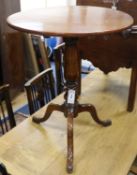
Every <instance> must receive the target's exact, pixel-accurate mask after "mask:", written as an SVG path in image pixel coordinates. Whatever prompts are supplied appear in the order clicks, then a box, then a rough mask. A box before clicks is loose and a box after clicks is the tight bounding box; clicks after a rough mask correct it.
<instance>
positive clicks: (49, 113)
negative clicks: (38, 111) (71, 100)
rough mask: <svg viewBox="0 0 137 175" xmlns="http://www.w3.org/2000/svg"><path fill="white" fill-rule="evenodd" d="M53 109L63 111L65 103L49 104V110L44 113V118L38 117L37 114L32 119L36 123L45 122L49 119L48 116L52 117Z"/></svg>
mask: <svg viewBox="0 0 137 175" xmlns="http://www.w3.org/2000/svg"><path fill="white" fill-rule="evenodd" d="M53 111H60V112H63V111H64V105H58V104H53V103H51V104H49V105H48V107H47V110H46V112H45V114H44V116H43V117H42V118H37V117H36V116H33V118H32V121H33V122H35V123H41V122H44V121H46V120H48V118H49V117H50V115H51V113H52V112H53Z"/></svg>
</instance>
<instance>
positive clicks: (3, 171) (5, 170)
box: [0, 163, 11, 175]
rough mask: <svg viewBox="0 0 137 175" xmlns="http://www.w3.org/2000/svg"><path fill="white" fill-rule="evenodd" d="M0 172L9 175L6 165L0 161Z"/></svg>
mask: <svg viewBox="0 0 137 175" xmlns="http://www.w3.org/2000/svg"><path fill="white" fill-rule="evenodd" d="M0 174H1V175H11V174H9V173H8V171H7V169H6V167H5V165H4V164H3V163H0Z"/></svg>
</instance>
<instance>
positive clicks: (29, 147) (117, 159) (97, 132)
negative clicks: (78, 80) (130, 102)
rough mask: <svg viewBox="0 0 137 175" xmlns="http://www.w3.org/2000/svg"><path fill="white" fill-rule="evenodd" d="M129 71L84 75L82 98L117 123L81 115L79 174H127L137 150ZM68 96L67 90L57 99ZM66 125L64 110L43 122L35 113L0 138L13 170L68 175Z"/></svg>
mask: <svg viewBox="0 0 137 175" xmlns="http://www.w3.org/2000/svg"><path fill="white" fill-rule="evenodd" d="M125 73H126V74H123V71H121V72H120V71H118V72H116V73H111V74H110V75H109V77H108V78H107V79H106V76H105V75H104V74H103V73H101V72H100V71H98V70H95V71H93V72H92V73H91V74H90V75H88V76H87V78H86V79H84V80H83V83H82V89H83V90H82V94H81V97H80V101H81V102H83V103H85V102H92V103H93V104H95V105H96V107H97V109H98V110H99V113H102V115H101V116H102V117H103V119H105V118H108V117H110V118H111V120H112V123H113V124H112V125H111V126H110V127H107V128H104V127H102V126H100V125H98V124H96V123H95V122H94V121H93V120H91V119H90V117H89V114H88V113H87V112H84V113H81V114H80V116H79V117H78V118H76V119H75V125H74V128H75V133H74V144H75V147H76V148H77V149H75V152H74V154H75V159H74V165H75V166H74V173H73V174H75V175H83V174H84V175H127V173H128V171H129V169H130V166H131V164H132V162H133V161H134V158H135V156H136V154H137V110H135V111H134V112H132V113H128V112H127V111H126V110H125V106H126V98H127V91H128V80H127V77H128V76H129V74H127V71H126V70H125ZM129 73H130V72H129ZM89 81H91V82H92V83H90V85H89ZM121 87H122V88H121ZM123 89H124V90H123ZM62 101H63V95H61V96H58V97H57V98H56V99H55V100H54V102H55V103H62ZM114 106H115V108H114ZM45 109H46V106H45V107H44V108H42V109H40V110H39V111H38V112H37V116H39V117H41V115H43V112H44V111H45ZM110 114H111V116H110ZM66 130H67V124H66V119H65V118H64V117H63V114H62V113H60V112H54V113H52V115H51V117H50V119H49V120H47V122H44V123H42V124H40V125H37V124H35V123H33V122H32V120H31V117H30V118H28V119H26V120H25V121H24V122H22V123H21V124H20V125H18V126H17V127H16V128H14V129H13V130H11V131H10V132H9V133H7V134H6V135H4V136H2V137H1V138H0V161H1V162H3V163H4V164H5V165H6V167H7V169H8V171H9V172H10V173H11V174H12V175H66V174H67V173H66V170H65V166H66V165H65V164H66Z"/></svg>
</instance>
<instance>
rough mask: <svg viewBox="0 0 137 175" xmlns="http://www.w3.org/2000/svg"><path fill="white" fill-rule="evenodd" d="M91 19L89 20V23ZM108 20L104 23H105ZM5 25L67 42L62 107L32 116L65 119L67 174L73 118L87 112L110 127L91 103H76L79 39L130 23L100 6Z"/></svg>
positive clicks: (14, 18) (17, 17)
mask: <svg viewBox="0 0 137 175" xmlns="http://www.w3.org/2000/svg"><path fill="white" fill-rule="evenodd" d="M91 19H92V20H91ZM106 19H107V20H106ZM7 21H8V24H9V25H10V26H11V27H13V28H14V29H16V30H20V31H23V32H29V33H37V34H43V35H47V36H50V35H51V36H53V35H54V36H62V37H64V41H65V43H66V47H65V55H64V71H65V79H66V94H65V102H64V103H63V104H62V105H58V104H51V103H50V104H49V105H48V108H47V110H46V112H45V114H44V117H43V118H37V117H33V121H34V122H35V123H40V122H43V121H45V120H47V119H48V118H49V117H50V114H51V113H52V112H53V111H54V110H57V111H61V112H63V113H64V115H65V116H66V117H67V141H68V143H67V147H68V150H67V171H68V172H69V173H71V172H72V171H73V119H74V118H75V117H77V116H78V114H79V113H80V112H86V111H87V112H89V113H90V114H91V116H92V117H93V119H94V120H95V121H96V122H97V123H98V124H101V125H103V126H108V125H110V124H111V122H110V121H108V120H101V119H99V117H98V115H97V112H96V109H95V107H94V106H93V105H91V104H79V103H78V96H79V94H80V91H79V88H78V87H79V82H80V68H81V65H80V57H79V52H78V49H77V43H78V40H79V38H81V37H83V38H84V37H88V36H92V35H95V34H96V35H99V36H100V35H101V34H108V33H113V32H119V31H121V30H124V29H126V28H127V27H129V26H131V25H132V24H133V19H132V17H131V16H129V15H128V14H126V13H123V12H120V11H114V10H111V9H107V8H99V7H90V6H89V7H82V6H79V7H58V8H49V9H46V10H45V9H40V10H30V11H27V12H22V13H17V14H13V15H11V16H10V17H9V18H8V19H7Z"/></svg>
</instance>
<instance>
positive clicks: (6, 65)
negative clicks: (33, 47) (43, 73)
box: [0, 0, 25, 91]
mask: <svg viewBox="0 0 137 175" xmlns="http://www.w3.org/2000/svg"><path fill="white" fill-rule="evenodd" d="M18 11H20V1H19V0H10V1H8V0H4V1H3V0H1V1H0V64H1V65H0V84H5V83H9V84H10V89H14V90H15V91H16V90H17V91H18V90H20V89H23V85H24V77H25V75H24V50H23V40H22V34H21V33H20V32H18V31H15V30H13V29H11V28H10V27H9V26H8V25H7V23H6V18H7V16H9V15H10V14H12V13H15V12H18Z"/></svg>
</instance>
